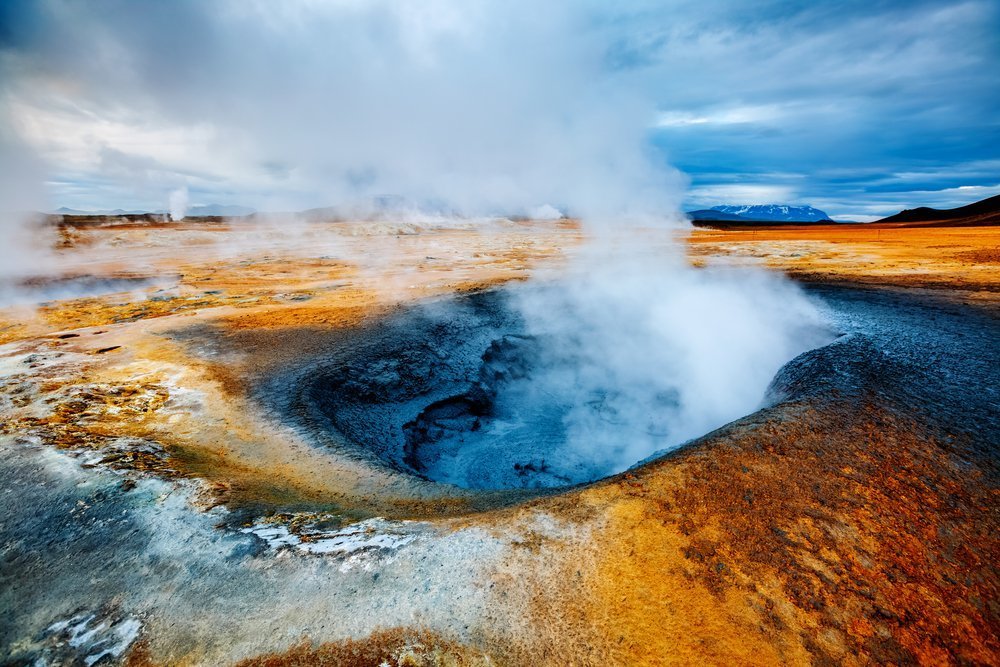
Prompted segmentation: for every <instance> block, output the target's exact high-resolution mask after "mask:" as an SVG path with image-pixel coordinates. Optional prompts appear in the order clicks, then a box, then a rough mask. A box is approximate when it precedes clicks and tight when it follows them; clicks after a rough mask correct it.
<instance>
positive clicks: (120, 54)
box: [0, 0, 1000, 220]
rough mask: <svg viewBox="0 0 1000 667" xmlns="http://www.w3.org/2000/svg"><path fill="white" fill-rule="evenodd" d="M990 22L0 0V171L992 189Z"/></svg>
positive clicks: (633, 193)
mask: <svg viewBox="0 0 1000 667" xmlns="http://www.w3.org/2000/svg"><path fill="white" fill-rule="evenodd" d="M998 36H1000V2H998V1H987V0H970V1H967V2H962V1H956V2H920V1H919V0H910V1H906V2H886V1H879V0H865V1H864V2H853V1H846V2H790V1H780V0H779V1H767V0H763V1H760V2H743V1H733V0H719V1H716V2H703V1H701V0H698V1H694V0H690V1H689V0H674V1H670V2H647V1H631V2H630V1H623V2H617V3H606V2H598V1H596V0H594V1H589V0H588V1H579V2H568V1H564V0H551V1H550V2H544V3H539V2H524V1H520V0H510V1H508V2H469V1H467V0H466V1H461V2H460V1H458V0H427V1H425V2H421V3H410V2H392V1H389V0H367V1H361V0H329V1H327V2H319V1H318V0H301V1H290V2H281V3H277V2H267V1H265V0H259V1H256V2H255V1H253V0H245V1H244V0H240V1H237V0H219V1H217V2H200V1H193V0H192V1H187V0H176V1H174V2H156V3H152V2H150V3H146V2H123V1H120V0H118V1H112V0H93V1H90V2H83V1H82V0H80V1H69V0H36V1H22V0H6V1H5V2H3V3H0V148H2V155H0V180H3V181H4V182H5V183H7V185H6V186H5V187H4V188H3V189H2V190H0V195H2V196H3V197H4V198H6V199H7V200H9V201H11V202H16V204H17V205H18V206H28V205H31V206H35V207H37V208H43V209H49V210H51V209H55V208H57V207H60V206H66V207H70V208H79V209H85V210H96V209H112V208H125V209H166V208H168V206H169V201H170V199H171V195H173V196H174V198H175V200H176V199H177V193H178V192H186V200H187V201H190V203H191V204H194V205H197V204H207V203H221V204H237V205H244V206H250V207H253V208H256V209H258V210H298V209H303V208H309V207H315V206H326V205H332V204H339V203H343V202H349V201H357V200H362V199H363V198H365V197H370V196H372V195H382V194H394V195H401V196H403V197H406V198H408V199H409V200H411V201H419V202H421V204H425V205H434V206H438V207H441V208H447V210H451V211H455V212H458V213H462V214H494V213H528V214H530V213H532V212H533V211H536V210H539V207H543V206H554V207H556V208H558V209H560V210H563V211H567V212H569V213H573V214H581V215H591V216H609V217H610V216H615V215H620V214H622V213H642V214H646V213H654V214H655V213H662V212H666V211H671V210H677V209H685V210H690V209H695V208H704V207H709V206H713V205H719V204H756V203H781V204H809V205H812V206H816V207H817V208H821V209H822V210H824V211H826V212H827V213H829V214H830V215H832V216H833V217H835V218H840V219H853V220H871V219H875V218H878V217H881V216H883V215H887V214H891V213H894V212H896V211H898V210H900V209H902V208H911V207H914V206H921V205H929V206H935V207H940V208H948V207H953V206H959V205H963V204H966V203H969V202H972V201H976V200H978V199H982V198H984V197H987V196H991V195H994V194H998V193H1000V37H998ZM546 210H547V209H546Z"/></svg>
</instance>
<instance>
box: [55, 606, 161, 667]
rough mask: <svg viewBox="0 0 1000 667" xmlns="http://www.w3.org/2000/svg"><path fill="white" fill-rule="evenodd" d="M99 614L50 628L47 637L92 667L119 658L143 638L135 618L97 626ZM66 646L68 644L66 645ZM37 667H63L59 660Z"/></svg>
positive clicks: (82, 616) (101, 622)
mask: <svg viewBox="0 0 1000 667" xmlns="http://www.w3.org/2000/svg"><path fill="white" fill-rule="evenodd" d="M96 618H97V615H96V614H89V615H88V614H78V615H76V616H74V617H72V618H70V619H67V620H64V621H57V622H56V623H53V624H52V625H50V626H49V627H48V628H47V629H46V630H45V634H47V635H49V636H52V637H55V638H57V639H58V640H61V643H60V645H59V647H60V648H65V647H66V646H68V647H69V648H71V649H73V650H74V651H75V653H76V655H77V656H78V657H82V659H83V662H84V664H86V665H87V666H88V667H90V665H93V664H95V663H97V662H98V661H100V660H102V659H103V658H105V657H108V656H110V657H112V658H119V657H121V656H122V655H123V654H124V653H125V651H126V649H128V647H129V646H131V645H132V642H134V641H135V640H136V638H137V637H138V636H139V630H141V629H142V623H140V622H139V620H138V619H135V618H125V619H120V620H115V621H112V620H109V619H103V620H101V621H99V622H97V623H94V621H95V619H96ZM62 642H64V643H62ZM36 664H60V661H59V660H54V661H51V662H49V661H46V660H45V659H44V658H43V659H41V660H40V661H38V662H36Z"/></svg>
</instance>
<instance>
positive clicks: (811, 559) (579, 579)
mask: <svg viewBox="0 0 1000 667" xmlns="http://www.w3.org/2000/svg"><path fill="white" fill-rule="evenodd" d="M57 232H58V233H57V236H56V245H57V246H58V248H59V249H58V250H56V251H55V252H56V253H57V255H58V256H57V257H56V258H54V260H53V266H58V267H59V269H60V271H61V274H62V275H61V277H60V278H59V279H58V280H57V279H54V278H52V277H51V273H52V272H51V271H50V272H49V273H48V274H44V275H40V276H39V277H36V278H35V279H34V280H32V281H28V282H27V283H26V284H24V285H21V286H20V288H19V289H18V290H16V291H12V292H9V293H8V294H5V295H4V296H5V297H6V301H5V308H4V310H3V311H0V340H2V342H3V345H2V346H0V383H2V386H0V414H2V419H3V422H2V426H0V433H2V440H0V454H2V456H0V479H2V480H3V492H2V494H0V503H2V505H3V512H2V515H0V516H2V517H3V518H2V519H0V522H2V523H0V549H2V555H0V559H2V561H0V562H2V566H0V579H2V587H0V601H2V602H0V604H2V608H3V610H4V612H5V622H4V623H3V624H0V659H2V660H3V661H5V662H6V663H8V664H87V665H90V664H105V663H107V664H112V663H125V664H132V665H142V664H153V665H160V664H212V665H215V664H237V663H242V664H255V665H256V664H260V665H281V664H371V665H378V664H381V663H383V662H387V663H388V664H552V665H564V664H642V663H647V664H665V663H666V664H669V663H675V664H690V663H713V664H777V663H782V664H786V663H795V664H806V663H843V664H862V663H872V662H875V663H895V664H900V663H915V662H920V663H933V664H996V663H997V662H998V661H1000V657H998V656H1000V642H998V633H1000V617H998V615H1000V607H998V599H1000V598H998V587H1000V577H998V572H997V569H996V566H995V555H996V554H997V553H1000V544H998V541H1000V538H998V537H997V536H998V534H1000V530H998V529H1000V516H998V513H1000V510H998V508H1000V505H998V494H1000V492H998V486H997V482H998V472H1000V471H998V458H997V451H996V447H997V445H998V443H1000V395H998V387H1000V365H998V364H997V361H996V353H995V350H996V348H997V341H998V339H1000V311H998V309H997V301H996V295H997V294H998V293H1000V289H998V288H1000V273H998V269H997V266H998V265H997V262H996V250H997V246H996V243H997V241H996V236H995V232H994V231H992V229H991V228H962V229H947V230H937V231H935V230H934V229H919V230H902V229H901V230H894V231H890V232H882V234H886V237H885V238H882V237H881V236H879V233H878V232H876V231H875V230H870V229H865V228H860V227H859V228H851V229H850V230H841V229H836V230H828V231H827V232H826V233H824V232H822V230H819V231H817V230H816V229H809V230H806V231H798V232H796V231H795V230H785V231H780V232H766V233H760V234H759V235H758V234H757V233H754V232H749V231H747V232H743V231H727V232H719V231H711V230H697V231H694V232H691V233H690V234H689V233H688V232H686V231H685V232H678V233H662V234H660V235H659V236H657V237H656V238H657V239H658V240H657V242H660V243H663V244H664V245H672V244H675V243H678V242H680V243H686V244H687V248H688V257H689V260H690V261H691V262H692V263H693V264H695V265H696V266H697V265H700V264H704V263H712V262H717V261H721V260H720V258H721V259H724V260H725V261H728V262H736V263H740V262H758V263H759V262H764V263H766V264H768V265H770V266H771V267H772V268H773V269H774V270H780V271H786V272H789V273H791V274H792V275H793V276H795V277H796V278H797V279H798V280H800V281H802V282H803V283H804V284H805V285H807V289H808V292H809V294H810V295H811V296H812V297H813V299H814V300H815V301H816V302H817V303H819V304H821V307H822V309H823V311H824V312H825V313H826V315H827V318H828V320H829V322H830V323H831V326H832V327H833V328H834V329H835V330H836V333H837V334H838V337H837V338H836V340H835V341H834V342H833V343H831V344H830V345H827V346H825V347H821V348H819V349H816V350H813V351H811V352H807V353H805V354H804V355H802V356H800V357H798V358H796V359H795V360H794V361H792V362H791V363H789V364H788V365H786V366H785V367H784V368H783V369H782V371H781V372H780V373H779V374H778V376H777V377H776V378H775V379H774V381H773V383H772V386H771V388H770V390H769V393H768V396H767V399H766V401H765V403H764V404H765V407H763V408H762V409H761V410H760V411H758V412H755V413H753V414H750V415H748V416H747V417H744V418H742V419H739V420H737V421H735V422H733V423H731V424H728V425H726V426H724V427H722V428H721V429H719V430H717V431H714V432H712V433H709V434H706V435H705V436H703V437H701V438H699V439H697V440H696V441H694V442H692V443H690V444H688V445H687V446H685V447H683V448H681V449H679V450H675V451H673V452H670V453H668V454H666V455H664V456H662V457H659V458H655V459H654V460H651V461H649V462H647V463H645V464H643V465H641V466H639V467H637V468H635V469H633V470H630V471H627V472H625V473H622V474H620V475H617V476H614V477H611V478H608V479H605V480H603V481H598V482H595V483H592V484H588V485H582V486H574V487H572V488H569V489H567V490H562V491H551V490H550V491H546V492H544V493H542V494H541V495H538V494H537V493H536V492H530V493H527V492H524V491H523V490H516V489H515V490H507V491H489V492H482V491H477V490H475V489H464V490H463V489H457V488H455V487H450V486H443V485H440V484H436V483H434V482H433V481H430V480H428V479H426V478H422V477H421V476H420V475H419V474H413V473H419V472H420V471H419V470H412V469H410V470H407V468H406V465H407V464H406V461H405V460H404V458H399V459H398V460H390V461H388V462H387V460H386V458H385V457H382V458H378V457H376V458H378V460H372V459H371V458H366V457H365V456H362V455H358V451H357V449H349V448H344V446H343V445H344V443H343V442H341V441H338V442H322V441H321V440H322V438H323V437H332V436H329V435H328V434H329V433H337V432H339V431H342V430H343V429H342V428H341V429H338V428H337V424H336V423H332V424H331V429H329V430H327V429H324V428H321V427H318V426H317V424H320V426H322V423H323V420H324V419H328V420H329V419H331V414H332V415H334V416H333V417H332V419H333V421H334V422H336V415H337V414H341V413H340V412H338V411H337V410H339V409H340V408H337V410H334V411H333V412H332V413H331V412H329V411H323V410H319V412H316V409H317V408H316V403H315V401H308V400H305V401H304V400H303V399H302V397H303V393H302V392H303V391H304V390H303V387H304V386H305V385H304V384H303V383H302V382H300V380H301V379H302V378H303V374H304V373H305V374H307V375H308V371H310V370H312V369H315V368H316V366H315V365H312V366H310V365H309V364H311V363H313V362H314V361H316V360H326V361H327V363H329V360H330V359H331V354H332V353H331V350H333V351H336V353H337V354H342V353H343V351H344V350H351V349H353V348H352V346H355V347H356V346H358V345H359V344H360V345H362V347H363V345H364V343H365V341H370V340H372V338H371V336H370V335H369V334H368V333H367V332H370V331H372V330H373V328H375V329H377V328H378V327H384V326H386V324H385V323H387V322H391V321H393V319H394V318H396V319H398V318H401V317H402V318H405V317H407V313H409V312H411V309H412V308H413V304H416V303H425V302H427V301H428V300H431V301H433V300H440V299H451V298H453V297H454V295H456V294H458V295H461V294H479V293H482V292H483V290H486V291H487V292H486V293H489V290H494V289H496V288H498V287H499V286H502V285H504V284H506V283H508V282H510V281H517V280H521V279H524V278H525V277H527V276H528V275H530V273H531V272H532V271H534V270H535V269H536V268H538V267H541V266H552V265H558V264H559V263H560V262H561V261H562V258H563V257H565V256H566V255H567V254H572V253H573V252H574V249H575V248H576V247H578V245H579V243H580V242H581V239H582V237H583V236H584V234H583V232H582V231H581V230H580V229H579V228H578V226H577V225H575V224H572V223H569V222H565V221H564V222H545V223H542V222H538V223H530V222H525V223H511V222H489V223H475V224H468V225H453V224H450V225H441V224H436V225H433V224H423V225H417V224H403V223H337V224H325V223H311V224H309V225H302V226H298V227H294V228H292V229H289V228H288V227H282V226H279V225H274V226H266V225H253V226H250V225H247V224H246V223H227V222H224V221H219V220H210V221H203V222H198V221H192V222H186V223H179V224H157V225H150V224H148V223H129V222H115V221H111V222H107V221H105V222H102V223H101V224H99V225H63V226H61V227H59V228H57ZM907 234H912V235H911V236H907ZM870 235H875V238H870V237H869V236H870ZM46 276H48V277H46ZM40 293H41V294H44V297H42V298H45V299H48V301H46V302H44V303H43V304H41V305H30V304H31V302H33V301H37V300H39V298H40V297H39V296H38V295H39V294H40ZM460 298H461V297H460ZM467 340H471V339H467ZM359 341H360V343H359ZM334 356H335V357H336V354H334ZM473 356H474V355H473ZM352 358H356V357H352ZM475 358H477V359H478V357H475ZM348 361H349V360H348ZM307 362H308V363H307ZM335 367H336V368H339V366H336V365H335ZM368 367H369V365H368V364H365V368H368ZM309 377H312V376H309ZM373 377H378V376H377V375H373ZM397 377H398V374H397ZM341 379H342V378H341ZM306 384H308V383H306ZM320 407H322V406H320ZM335 407H337V406H335ZM424 407H426V406H422V407H421V409H424ZM324 434H327V435H324ZM389 458H390V459H391V458H392V457H391V456H390V457H389ZM425 477H426V476H425Z"/></svg>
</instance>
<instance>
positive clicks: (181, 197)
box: [170, 188, 188, 222]
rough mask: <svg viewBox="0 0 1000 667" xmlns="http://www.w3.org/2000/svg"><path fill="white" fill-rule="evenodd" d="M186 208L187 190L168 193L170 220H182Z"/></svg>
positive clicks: (180, 189) (182, 189)
mask: <svg viewBox="0 0 1000 667" xmlns="http://www.w3.org/2000/svg"><path fill="white" fill-rule="evenodd" d="M187 208H188V189H187V188H178V189H176V190H174V191H173V192H171V193H170V219H171V220H173V221H174V222H177V221H178V220H183V219H184V215H185V214H186V213H187Z"/></svg>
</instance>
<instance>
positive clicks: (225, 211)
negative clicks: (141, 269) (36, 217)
mask: <svg viewBox="0 0 1000 667" xmlns="http://www.w3.org/2000/svg"><path fill="white" fill-rule="evenodd" d="M52 213H54V214H55V215H104V216H116V215H147V214H152V215H162V214H165V213H167V211H165V210H163V209H160V210H158V211H144V210H133V211H126V210H125V209H121V208H116V209H111V210H107V209H105V210H102V211H81V210H80V209H76V208H67V207H65V206H62V207H60V208H57V209H56V210H54V211H52ZM254 213H256V211H255V210H254V209H252V208H248V207H246V206H237V205H235V204H205V205H204V206H192V207H190V208H188V209H187V212H186V214H185V215H186V217H189V218H199V217H208V216H216V217H223V218H238V217H242V216H246V215H253V214H254Z"/></svg>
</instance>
